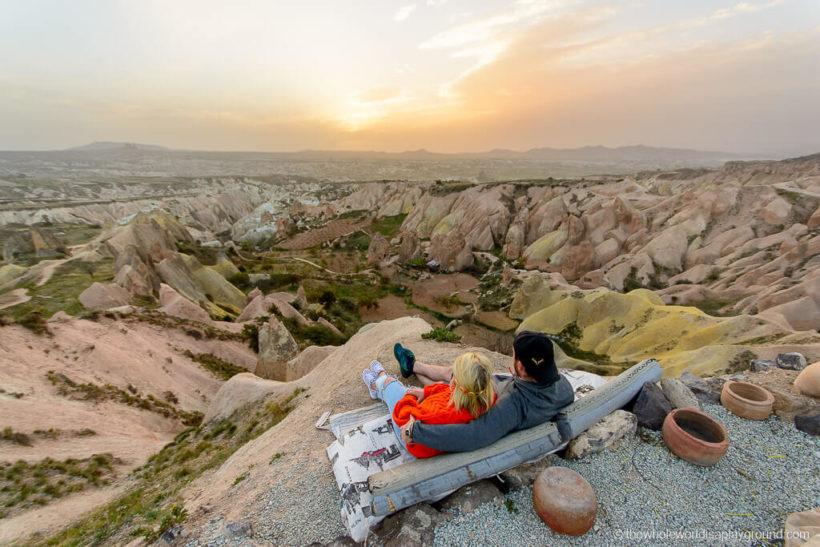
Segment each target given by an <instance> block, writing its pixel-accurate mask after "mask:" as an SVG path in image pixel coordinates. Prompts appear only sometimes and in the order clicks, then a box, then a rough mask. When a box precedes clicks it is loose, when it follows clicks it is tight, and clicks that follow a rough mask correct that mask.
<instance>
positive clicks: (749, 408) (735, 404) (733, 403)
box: [720, 381, 774, 420]
mask: <svg viewBox="0 0 820 547" xmlns="http://www.w3.org/2000/svg"><path fill="white" fill-rule="evenodd" d="M720 402H721V404H722V405H723V406H725V407H726V408H727V409H729V411H730V412H731V413H732V414H735V415H737V416H740V417H741V418H747V419H749V420H765V419H766V418H768V417H769V415H770V414H771V413H772V405H774V396H773V395H772V394H771V392H770V391H769V390H768V389H765V388H762V387H760V386H756V385H754V384H750V383H748V382H733V381H728V382H726V383H725V384H723V391H721V392H720Z"/></svg>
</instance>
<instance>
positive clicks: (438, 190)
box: [429, 180, 475, 196]
mask: <svg viewBox="0 0 820 547" xmlns="http://www.w3.org/2000/svg"><path fill="white" fill-rule="evenodd" d="M473 186H475V185H474V184H473V183H472V182H463V181H444V180H437V181H436V183H435V184H434V185H433V186H431V187H430V189H429V192H430V194H431V195H433V196H446V195H447V194H454V193H456V192H463V191H464V190H467V189H468V188H472V187H473Z"/></svg>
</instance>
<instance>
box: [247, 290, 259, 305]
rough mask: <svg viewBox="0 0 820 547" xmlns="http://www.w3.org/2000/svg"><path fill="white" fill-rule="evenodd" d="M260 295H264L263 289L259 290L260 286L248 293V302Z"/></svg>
mask: <svg viewBox="0 0 820 547" xmlns="http://www.w3.org/2000/svg"><path fill="white" fill-rule="evenodd" d="M258 296H262V291H261V290H259V287H254V288H253V289H252V290H251V292H249V293H248V302H251V301H253V299H254V298H256V297H258Z"/></svg>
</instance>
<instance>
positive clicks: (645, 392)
mask: <svg viewBox="0 0 820 547" xmlns="http://www.w3.org/2000/svg"><path fill="white" fill-rule="evenodd" d="M671 410H672V404H671V403H670V402H669V401H668V400H667V399H666V396H664V394H663V391H661V388H659V387H658V385H657V384H655V383H653V382H647V383H645V384H644V385H643V388H641V391H640V393H638V397H637V398H636V399H635V404H634V405H633V407H632V412H633V413H634V414H635V416H636V417H637V419H638V425H640V426H641V427H646V428H648V429H654V430H655V431H660V429H661V426H663V420H664V419H665V418H666V415H667V414H669V412H670V411H671Z"/></svg>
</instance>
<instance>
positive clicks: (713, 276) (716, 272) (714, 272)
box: [705, 268, 720, 283]
mask: <svg viewBox="0 0 820 547" xmlns="http://www.w3.org/2000/svg"><path fill="white" fill-rule="evenodd" d="M718 279H720V269H719V268H712V269H711V270H709V275H707V276H706V279H705V281H707V282H709V283H711V282H712V281H717V280H718Z"/></svg>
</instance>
